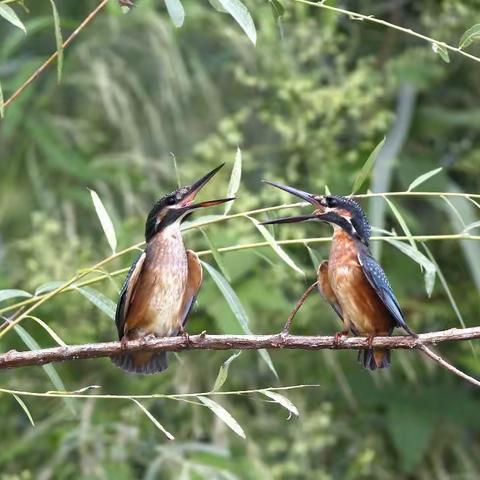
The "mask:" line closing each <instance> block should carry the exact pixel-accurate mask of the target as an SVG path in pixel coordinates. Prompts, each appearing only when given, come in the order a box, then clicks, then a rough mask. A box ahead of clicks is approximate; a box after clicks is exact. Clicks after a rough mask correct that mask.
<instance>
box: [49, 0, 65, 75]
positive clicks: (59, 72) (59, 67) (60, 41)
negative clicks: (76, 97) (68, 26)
mask: <svg viewBox="0 0 480 480" xmlns="http://www.w3.org/2000/svg"><path fill="white" fill-rule="evenodd" d="M50 4H51V5H52V12H53V26H54V29H55V43H56V44H57V54H58V57H57V77H58V81H60V80H61V78H62V70H63V39H62V30H61V29H60V16H59V15H58V10H57V6H56V5H55V2H54V1H53V0H50Z"/></svg>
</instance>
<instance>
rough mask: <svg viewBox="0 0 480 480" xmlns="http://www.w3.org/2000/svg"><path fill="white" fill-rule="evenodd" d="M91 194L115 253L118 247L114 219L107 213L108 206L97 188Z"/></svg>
mask: <svg viewBox="0 0 480 480" xmlns="http://www.w3.org/2000/svg"><path fill="white" fill-rule="evenodd" d="M90 195H91V196H92V201H93V206H94V207H95V211H96V212H97V215H98V218H99V220H100V224H101V225H102V228H103V232H104V233H105V236H106V237H107V241H108V244H109V245H110V248H111V249H112V252H113V253H115V250H116V249H117V236H116V235H115V229H114V228H113V223H112V220H111V219H110V216H109V215H108V213H107V210H106V208H105V207H104V205H103V202H102V201H101V200H100V197H99V196H98V194H97V192H96V191H95V190H90Z"/></svg>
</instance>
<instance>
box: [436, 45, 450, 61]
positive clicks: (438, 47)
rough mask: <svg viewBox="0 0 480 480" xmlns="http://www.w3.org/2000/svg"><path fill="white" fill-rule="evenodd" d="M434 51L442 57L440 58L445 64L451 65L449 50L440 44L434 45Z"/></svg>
mask: <svg viewBox="0 0 480 480" xmlns="http://www.w3.org/2000/svg"><path fill="white" fill-rule="evenodd" d="M432 50H433V51H434V52H435V53H436V54H438V55H440V58H441V59H442V60H443V61H444V62H445V63H450V57H449V55H448V50H447V49H446V48H445V47H444V46H442V45H440V44H439V43H432Z"/></svg>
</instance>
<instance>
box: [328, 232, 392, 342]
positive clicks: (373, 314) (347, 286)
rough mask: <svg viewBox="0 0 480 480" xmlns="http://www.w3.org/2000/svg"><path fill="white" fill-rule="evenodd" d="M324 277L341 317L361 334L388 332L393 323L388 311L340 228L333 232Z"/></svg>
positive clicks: (348, 238)
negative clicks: (335, 299)
mask: <svg viewBox="0 0 480 480" xmlns="http://www.w3.org/2000/svg"><path fill="white" fill-rule="evenodd" d="M328 277H329V280H330V285H331V287H332V290H333V291H334V293H335V296H336V297H337V299H338V303H339V304H340V307H341V308H342V313H343V316H344V318H345V319H346V320H347V321H349V322H350V323H351V324H352V325H353V326H354V327H355V329H356V330H357V331H358V332H359V333H360V334H361V335H388V334H389V333H390V331H391V328H392V326H393V322H392V320H391V318H390V314H389V313H388V311H387V309H386V308H385V306H384V305H383V303H382V301H381V300H380V298H379V297H378V295H377V294H376V292H375V290H374V289H373V288H372V287H371V285H370V283H369V282H368V280H367V278H366V277H365V274H364V273H363V270H362V267H361V265H360V263H359V261H358V258H357V249H356V246H355V241H354V240H353V239H352V238H351V237H350V236H349V235H348V234H347V233H345V232H343V230H336V231H335V235H334V238H333V241H332V247H331V250H330V259H329V264H328Z"/></svg>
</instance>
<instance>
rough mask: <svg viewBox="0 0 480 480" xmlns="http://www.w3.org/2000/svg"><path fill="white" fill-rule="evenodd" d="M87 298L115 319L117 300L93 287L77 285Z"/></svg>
mask: <svg viewBox="0 0 480 480" xmlns="http://www.w3.org/2000/svg"><path fill="white" fill-rule="evenodd" d="M75 288H76V289H77V290H78V291H79V292H80V293H81V294H82V295H83V296H84V297H85V298H87V299H88V300H90V302H91V303H93V304H94V305H95V306H96V307H97V308H98V309H100V310H101V311H102V312H103V313H105V314H106V315H108V316H109V317H110V318H111V319H112V320H115V311H116V309H117V305H116V303H115V302H113V301H112V300H110V299H109V298H108V297H106V296H105V295H104V294H103V293H100V292H99V291H98V290H95V289H94V288H91V287H75Z"/></svg>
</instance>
